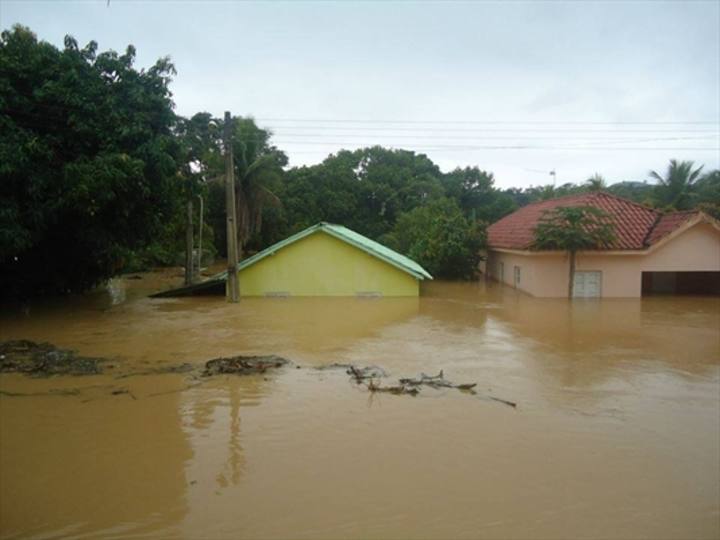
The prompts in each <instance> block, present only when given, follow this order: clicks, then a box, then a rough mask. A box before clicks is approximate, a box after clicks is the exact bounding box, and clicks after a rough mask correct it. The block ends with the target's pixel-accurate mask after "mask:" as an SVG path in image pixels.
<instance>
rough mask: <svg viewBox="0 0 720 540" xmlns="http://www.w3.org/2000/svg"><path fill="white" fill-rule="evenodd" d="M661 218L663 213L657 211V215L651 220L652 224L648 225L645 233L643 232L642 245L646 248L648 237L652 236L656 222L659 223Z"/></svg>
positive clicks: (648, 241)
mask: <svg viewBox="0 0 720 540" xmlns="http://www.w3.org/2000/svg"><path fill="white" fill-rule="evenodd" d="M662 218H663V214H661V213H660V212H658V213H657V215H656V216H655V221H653V224H652V225H650V227H649V228H648V231H647V233H645V237H644V238H643V239H642V245H643V246H644V247H646V248H647V247H650V237H651V236H652V233H653V232H655V228H656V227H657V226H658V223H660V221H662Z"/></svg>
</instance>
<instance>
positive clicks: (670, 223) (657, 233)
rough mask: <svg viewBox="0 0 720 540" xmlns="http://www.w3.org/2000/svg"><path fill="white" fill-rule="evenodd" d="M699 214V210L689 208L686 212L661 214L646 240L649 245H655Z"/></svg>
mask: <svg viewBox="0 0 720 540" xmlns="http://www.w3.org/2000/svg"><path fill="white" fill-rule="evenodd" d="M697 214H698V211H697V210H688V211H686V212H671V213H669V214H664V215H662V216H660V219H658V220H657V223H655V226H654V227H653V228H652V230H651V231H650V234H648V237H647V240H646V241H645V242H646V244H647V245H648V246H651V245H653V244H654V243H655V242H657V241H658V240H660V239H661V238H662V237H664V236H666V235H668V234H670V233H671V232H673V231H674V230H675V229H677V228H678V227H680V226H681V225H683V224H684V223H685V222H686V221H688V220H689V219H690V218H692V217H694V216H696V215H697Z"/></svg>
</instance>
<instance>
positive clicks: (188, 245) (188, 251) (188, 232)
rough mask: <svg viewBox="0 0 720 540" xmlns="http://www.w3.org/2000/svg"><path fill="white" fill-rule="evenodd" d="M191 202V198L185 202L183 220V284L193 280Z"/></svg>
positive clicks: (190, 282)
mask: <svg viewBox="0 0 720 540" xmlns="http://www.w3.org/2000/svg"><path fill="white" fill-rule="evenodd" d="M194 268H195V263H194V262H193V203H192V198H189V199H188V202H187V215H186V221H185V285H191V284H192V282H193V269H194Z"/></svg>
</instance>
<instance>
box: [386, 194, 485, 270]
mask: <svg viewBox="0 0 720 540" xmlns="http://www.w3.org/2000/svg"><path fill="white" fill-rule="evenodd" d="M485 240H486V235H485V227H484V226H483V225H482V224H481V223H479V222H471V221H469V220H468V219H466V218H465V216H463V214H462V211H461V210H460V207H459V206H458V204H457V203H456V202H455V201H454V200H452V199H448V198H442V199H437V200H434V201H431V202H430V203H428V204H426V205H424V206H419V207H417V208H415V209H413V210H411V211H409V212H407V213H404V214H402V215H401V216H400V217H399V219H398V221H397V224H396V225H395V227H394V229H393V231H392V233H390V234H388V235H385V236H384V237H382V238H381V241H383V242H384V243H386V244H387V245H388V246H389V247H391V248H393V249H396V250H397V251H400V252H401V253H404V254H406V255H407V256H408V257H410V258H411V259H414V260H416V261H417V262H419V263H420V264H421V265H422V266H423V267H424V268H426V269H427V270H428V271H429V272H430V273H431V274H432V275H434V276H436V277H442V278H450V279H457V278H460V279H471V278H473V277H474V276H475V275H476V274H477V270H478V263H479V262H480V250H481V249H483V248H484V247H485Z"/></svg>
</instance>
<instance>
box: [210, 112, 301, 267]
mask: <svg viewBox="0 0 720 540" xmlns="http://www.w3.org/2000/svg"><path fill="white" fill-rule="evenodd" d="M214 121H215V122H216V123H217V124H218V125H220V126H221V125H222V124H223V122H224V121H223V120H220V119H216V120H214ZM232 122H233V126H232V144H233V157H234V165H235V210H236V215H237V243H238V255H239V257H240V258H242V247H243V246H244V245H246V244H247V242H248V240H249V239H250V238H251V237H252V236H253V235H254V234H256V233H259V232H260V230H261V227H262V219H263V210H264V209H265V208H267V207H268V206H279V205H280V199H279V198H278V197H277V196H276V195H275V193H274V190H275V189H276V186H277V185H279V184H280V182H281V180H282V174H283V170H282V168H283V166H284V165H286V164H287V157H286V156H285V154H284V153H283V152H281V151H280V150H278V149H277V148H275V147H274V146H272V145H271V144H270V137H271V135H272V134H271V133H270V132H269V131H267V130H264V129H261V128H259V127H258V126H257V125H256V124H255V121H254V120H253V119H252V118H241V117H234V118H233V119H232ZM220 131H221V130H220ZM220 148H221V142H220V141H219V140H218V141H216V142H215V145H214V146H213V148H212V149H213V152H212V153H209V154H208V155H207V170H208V178H209V179H208V184H209V187H210V193H209V197H208V198H209V202H208V206H209V209H208V210H209V212H208V213H209V214H210V218H209V219H210V221H211V223H212V227H213V229H214V237H215V245H216V246H218V247H219V250H220V253H224V246H226V245H227V242H226V240H225V239H226V232H227V229H226V221H225V219H226V218H225V190H224V187H223V186H224V182H225V165H224V161H223V153H222V152H221V151H220Z"/></svg>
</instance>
